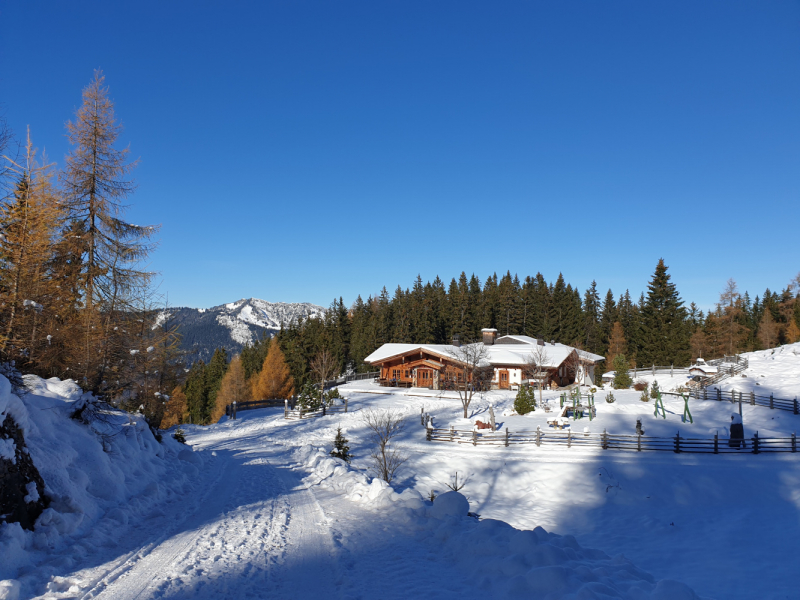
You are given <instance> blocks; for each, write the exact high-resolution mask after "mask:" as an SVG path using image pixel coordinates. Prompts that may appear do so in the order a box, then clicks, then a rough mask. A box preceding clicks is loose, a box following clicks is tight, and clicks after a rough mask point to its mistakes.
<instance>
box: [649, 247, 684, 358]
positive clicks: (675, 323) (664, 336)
mask: <svg viewBox="0 0 800 600" xmlns="http://www.w3.org/2000/svg"><path fill="white" fill-rule="evenodd" d="M686 316H687V315H686V309H685V308H684V306H683V301H682V300H681V298H680V296H679V295H678V290H677V289H676V287H675V284H674V283H672V281H670V275H669V274H668V273H667V266H666V265H665V264H664V260H663V259H659V261H658V265H657V266H656V270H655V273H654V274H653V278H652V280H651V281H650V283H649V284H648V293H647V299H646V301H645V302H644V306H643V308H642V334H643V335H642V339H641V340H640V345H639V348H640V352H641V356H639V357H637V359H638V361H639V364H643V365H644V364H659V365H669V364H673V363H674V364H678V365H684V364H688V362H689V358H690V354H691V353H690V349H689V336H690V332H689V328H688V327H687V323H686Z"/></svg>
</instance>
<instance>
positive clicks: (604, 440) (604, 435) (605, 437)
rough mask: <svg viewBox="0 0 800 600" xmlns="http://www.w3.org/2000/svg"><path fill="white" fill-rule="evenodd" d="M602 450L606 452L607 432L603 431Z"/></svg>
mask: <svg viewBox="0 0 800 600" xmlns="http://www.w3.org/2000/svg"><path fill="white" fill-rule="evenodd" d="M603 450H608V432H607V431H606V430H605V429H603Z"/></svg>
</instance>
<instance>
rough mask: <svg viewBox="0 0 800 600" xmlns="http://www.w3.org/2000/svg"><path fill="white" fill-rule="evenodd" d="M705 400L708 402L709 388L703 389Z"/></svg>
mask: <svg viewBox="0 0 800 600" xmlns="http://www.w3.org/2000/svg"><path fill="white" fill-rule="evenodd" d="M703 400H708V388H703Z"/></svg>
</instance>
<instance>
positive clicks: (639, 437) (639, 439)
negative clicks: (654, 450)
mask: <svg viewBox="0 0 800 600" xmlns="http://www.w3.org/2000/svg"><path fill="white" fill-rule="evenodd" d="M636 451H637V452H641V451H642V434H641V433H640V434H638V435H637V436H636Z"/></svg>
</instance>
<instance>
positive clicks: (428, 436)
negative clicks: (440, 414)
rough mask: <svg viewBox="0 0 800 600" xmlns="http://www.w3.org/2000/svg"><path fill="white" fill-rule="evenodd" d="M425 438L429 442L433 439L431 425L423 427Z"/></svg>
mask: <svg viewBox="0 0 800 600" xmlns="http://www.w3.org/2000/svg"><path fill="white" fill-rule="evenodd" d="M425 439H426V440H428V441H429V442H432V441H433V427H427V428H426V429H425Z"/></svg>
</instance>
